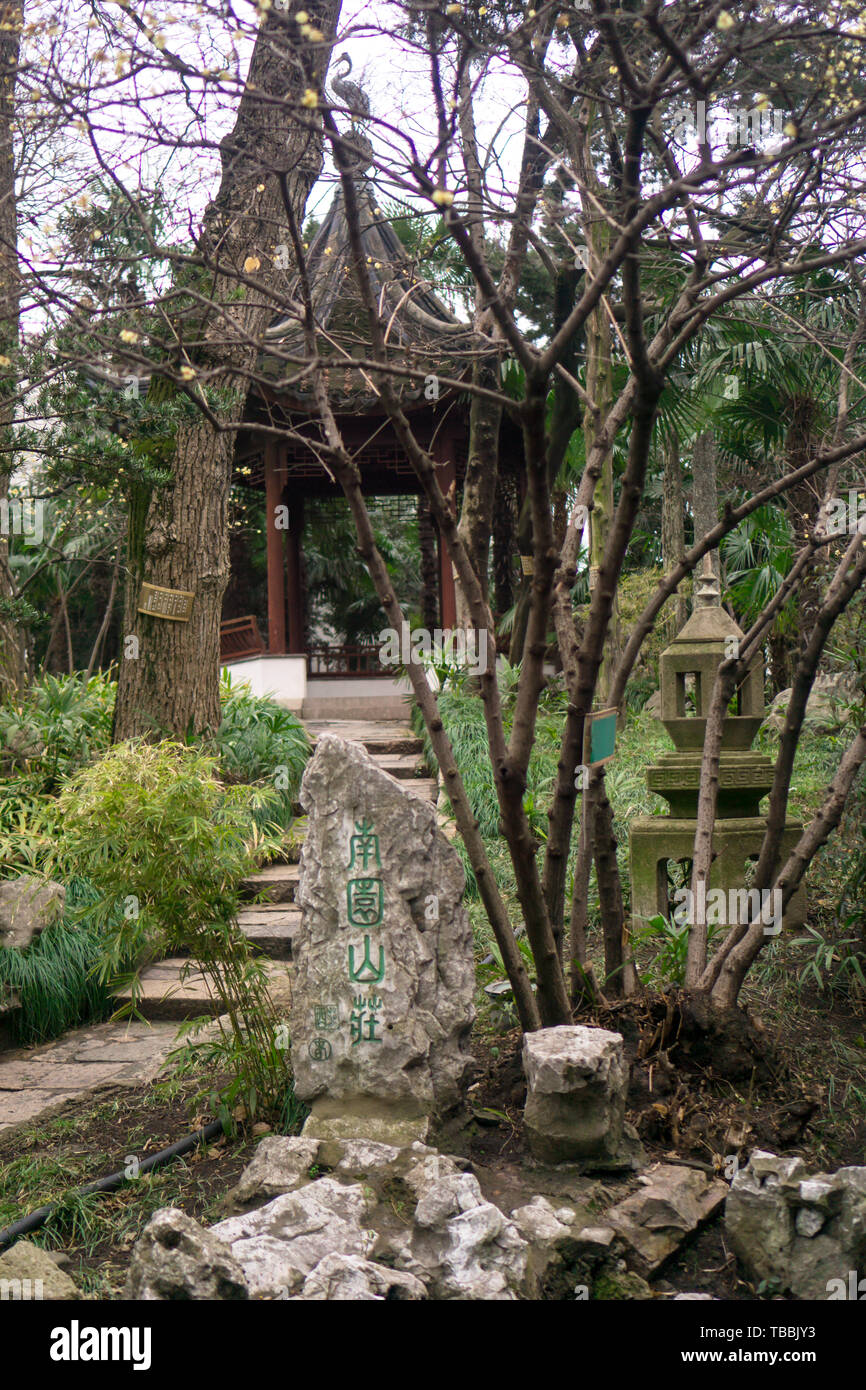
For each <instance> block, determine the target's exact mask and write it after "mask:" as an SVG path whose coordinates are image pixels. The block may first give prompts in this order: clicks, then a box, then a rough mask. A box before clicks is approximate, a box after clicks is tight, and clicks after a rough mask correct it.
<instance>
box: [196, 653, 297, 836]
mask: <svg viewBox="0 0 866 1390" xmlns="http://www.w3.org/2000/svg"><path fill="white" fill-rule="evenodd" d="M220 698H221V701H222V723H221V724H220V727H219V729H218V730H217V734H216V746H217V750H218V752H219V758H220V771H221V773H222V776H223V778H224V780H225V781H227V782H247V783H249V784H251V785H253V786H255V785H261V786H269V787H272V788H273V789H274V790H275V791H276V792H277V793H278V796H277V799H276V800H275V802H274V803H273V806H269V807H268V808H267V811H266V812H257V813H256V818H257V821H258V823H259V824H260V825H264V823H265V822H264V815H265V814H267V815H268V817H269V819H270V820H271V821H272V822H275V823H276V824H278V825H279V826H280V827H281V828H282V829H287V828H288V826H289V825H290V824H291V822H292V819H293V816H294V806H295V802H296V801H297V798H298V790H299V788H300V785H301V777H302V776H303V772H304V767H305V766H306V763H307V759H308V757H309V756H310V740H309V738H308V737H307V732H306V730H305V728H304V726H303V724H302V723H301V721H300V720H299V719H298V718H297V716H296V715H294V714H292V713H291V711H290V710H287V709H283V707H282V705H278V704H277V703H276V701H274V700H269V699H267V698H266V697H263V696H260V695H254V694H253V693H252V691H251V690H250V688H249V686H248V685H241V686H233V685H232V683H231V679H230V677H229V676H228V675H225V676H224V677H223V681H222V684H221V687H220Z"/></svg>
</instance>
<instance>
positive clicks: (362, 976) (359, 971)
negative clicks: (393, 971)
mask: <svg viewBox="0 0 866 1390" xmlns="http://www.w3.org/2000/svg"><path fill="white" fill-rule="evenodd" d="M371 949H372V942H371V939H370V937H369V936H365V937H364V959H363V960H362V961H361V964H360V965H356V963H355V948H354V946H350V947H349V979H350V980H351V981H352V983H353V984H359V985H360V984H364V985H378V984H380V983H381V981H382V980H383V979H384V977H385V948H384V946H380V947H379V960H378V964H374V962H373V959H372V957H371V955H370V952H371Z"/></svg>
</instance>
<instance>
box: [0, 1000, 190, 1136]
mask: <svg viewBox="0 0 866 1390" xmlns="http://www.w3.org/2000/svg"><path fill="white" fill-rule="evenodd" d="M176 1031H177V1030H176V1028H175V1025H174V1024H173V1023H168V1022H166V1023H156V1024H154V1025H153V1026H152V1027H149V1026H148V1025H147V1024H146V1023H137V1022H129V1023H97V1024H91V1025H90V1026H89V1027H86V1028H76V1029H75V1030H74V1031H73V1032H71V1033H66V1034H64V1036H63V1037H62V1038H55V1039H54V1041H53V1042H49V1043H45V1044H44V1045H43V1046H42V1047H37V1048H31V1049H26V1048H16V1049H15V1050H14V1051H12V1052H4V1053H2V1054H0V1131H2V1130H4V1129H8V1128H9V1127H10V1125H16V1124H21V1123H22V1122H23V1121H26V1120H32V1119H34V1118H35V1117H36V1116H37V1115H40V1114H42V1112H43V1111H47V1110H52V1109H54V1108H55V1107H56V1106H58V1105H60V1104H61V1103H62V1102H63V1101H66V1100H72V1099H74V1098H75V1097H76V1096H79V1095H81V1094H82V1092H84V1091H92V1090H95V1089H96V1088H97V1087H99V1086H105V1085H127V1086H132V1085H140V1084H141V1082H142V1081H149V1080H152V1078H153V1077H154V1076H156V1075H157V1073H158V1071H159V1069H160V1066H161V1065H162V1062H163V1060H164V1059H165V1056H166V1054H167V1053H168V1051H169V1049H170V1048H171V1046H172V1044H173V1043H174V1038H175V1033H176Z"/></svg>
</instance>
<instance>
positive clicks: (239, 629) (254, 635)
mask: <svg viewBox="0 0 866 1390" xmlns="http://www.w3.org/2000/svg"><path fill="white" fill-rule="evenodd" d="M264 650H265V644H264V642H263V641H262V637H261V634H260V632H259V625H258V623H257V622H256V620H255V617H254V616H253V615H252V614H250V615H249V617H246V618H230V619H229V620H228V622H225V623H220V660H221V661H240V660H241V658H242V657H245V656H261V654H262V652H263V651H264Z"/></svg>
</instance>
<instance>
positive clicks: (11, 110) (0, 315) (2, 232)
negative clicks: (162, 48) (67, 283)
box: [0, 0, 25, 698]
mask: <svg viewBox="0 0 866 1390" xmlns="http://www.w3.org/2000/svg"><path fill="white" fill-rule="evenodd" d="M23 20H24V12H23V7H22V5H21V4H20V3H19V0H0V354H2V356H3V357H5V358H8V360H9V361H10V362H11V363H12V364H13V365H12V367H11V368H10V367H3V368H0V500H3V499H6V498H7V497H8V495H9V479H10V476H11V473H12V446H13V435H12V428H11V426H12V422H13V419H14V414H15V393H16V370H15V367H16V362H17V358H18V339H19V324H18V316H19V297H20V278H19V270H18V252H17V246H18V212H17V207H16V201H15V149H14V129H15V88H16V81H17V75H18V58H19V50H20V43H21V26H22V24H23ZM15 597H16V587H15V581H14V578H13V575H12V570H11V568H10V565H9V541H8V537H7V536H6V535H4V534H0V602H2V600H4V599H5V600H7V602H8V601H9V600H11V599H14V598H15ZM24 681H25V661H24V642H23V634H22V632H21V630H20V628H19V625H18V623H17V622H16V621H15V620H14V618H13V617H12V615H11V614H10V613H9V612H6V613H4V612H3V611H2V608H0V698H4V697H5V696H7V695H9V694H12V693H14V692H15V691H16V690H18V689H20V687H21V686H22V685H23V684H24Z"/></svg>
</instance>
